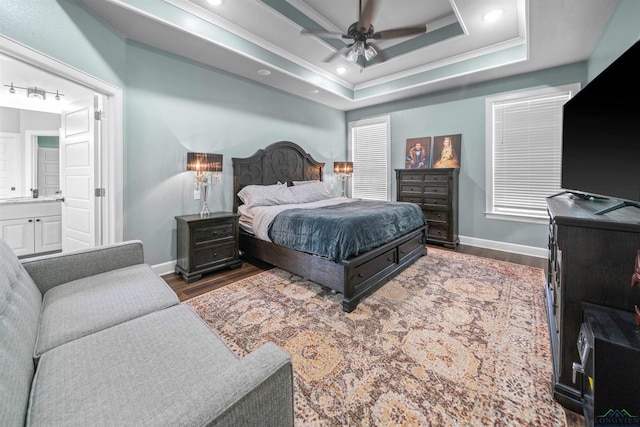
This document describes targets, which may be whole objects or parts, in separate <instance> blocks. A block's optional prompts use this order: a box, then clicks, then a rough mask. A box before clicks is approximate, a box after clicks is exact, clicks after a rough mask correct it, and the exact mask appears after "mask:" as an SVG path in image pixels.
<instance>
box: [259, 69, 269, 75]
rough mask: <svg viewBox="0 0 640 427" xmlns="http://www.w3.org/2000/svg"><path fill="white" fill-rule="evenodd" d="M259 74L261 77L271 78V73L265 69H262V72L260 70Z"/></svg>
mask: <svg viewBox="0 0 640 427" xmlns="http://www.w3.org/2000/svg"><path fill="white" fill-rule="evenodd" d="M258 74H260V75H261V76H269V75H271V71H269V70H265V69H260V70H258Z"/></svg>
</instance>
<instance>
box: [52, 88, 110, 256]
mask: <svg viewBox="0 0 640 427" xmlns="http://www.w3.org/2000/svg"><path fill="white" fill-rule="evenodd" d="M94 102H97V100H93V99H92V100H87V101H79V102H76V103H74V104H71V105H68V106H67V107H66V108H65V109H64V111H62V129H61V134H60V189H61V190H62V196H63V197H64V202H63V203H62V251H63V252H67V251H72V250H77V249H86V248H91V247H94V246H97V245H99V244H100V242H99V241H98V239H97V236H98V233H97V227H98V225H99V222H98V221H96V212H98V209H97V203H98V201H99V198H97V197H95V188H96V187H97V184H98V181H99V180H98V179H97V176H98V175H97V173H96V168H95V164H96V156H97V155H98V153H99V152H100V150H99V143H100V126H99V121H96V120H95V116H94V114H95V108H94Z"/></svg>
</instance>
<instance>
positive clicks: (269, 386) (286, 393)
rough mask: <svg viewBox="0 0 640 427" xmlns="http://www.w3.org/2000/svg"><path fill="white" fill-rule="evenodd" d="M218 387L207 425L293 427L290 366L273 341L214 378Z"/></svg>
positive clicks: (289, 358)
mask: <svg viewBox="0 0 640 427" xmlns="http://www.w3.org/2000/svg"><path fill="white" fill-rule="evenodd" d="M215 384H216V385H218V386H219V387H220V389H219V390H218V393H217V396H216V399H215V401H214V402H211V403H212V406H214V407H215V412H216V413H215V414H212V415H214V418H213V419H212V420H208V422H207V424H206V425H208V426H230V425H232V426H256V427H257V426H260V427H264V426H293V420H294V415H293V367H292V365H291V357H290V356H289V354H288V353H287V352H286V351H284V350H283V349H281V348H280V347H278V346H277V345H276V344H274V343H272V342H268V343H266V344H264V345H263V346H262V347H260V348H258V349H257V350H255V351H253V352H252V353H250V354H248V355H247V356H245V357H244V358H242V359H241V360H240V363H239V365H238V366H235V367H234V369H229V370H227V371H226V372H224V373H223V374H222V375H221V377H220V378H216V381H215Z"/></svg>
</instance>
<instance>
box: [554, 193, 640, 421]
mask: <svg viewBox="0 0 640 427" xmlns="http://www.w3.org/2000/svg"><path fill="white" fill-rule="evenodd" d="M615 204H616V201H615V200H583V199H580V198H573V197H572V195H571V194H563V195H559V196H556V197H550V198H548V199H547V206H548V210H549V216H550V222H549V269H548V275H547V286H546V297H547V309H548V314H549V330H550V335H551V352H552V358H553V386H554V396H555V398H556V400H558V401H559V402H560V403H561V404H562V405H564V406H565V407H567V408H570V409H572V410H574V411H576V412H581V410H582V408H581V403H580V398H581V396H580V390H581V383H580V381H582V376H581V375H578V376H577V381H576V384H574V383H573V381H572V363H573V362H580V357H579V355H578V349H577V344H576V343H577V339H578V334H579V332H580V325H581V324H582V303H583V302H588V303H592V304H597V305H601V306H606V307H611V308H615V309H619V310H625V311H630V312H632V311H633V305H634V301H633V292H632V288H631V277H632V275H633V272H634V266H635V258H636V256H637V253H638V250H639V249H640V209H638V208H637V207H633V206H628V207H623V208H620V209H617V210H614V211H612V212H609V213H606V214H603V215H596V214H595V212H598V211H600V210H602V209H606V208H607V207H609V206H613V205H615Z"/></svg>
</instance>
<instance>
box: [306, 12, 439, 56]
mask: <svg viewBox="0 0 640 427" xmlns="http://www.w3.org/2000/svg"><path fill="white" fill-rule="evenodd" d="M376 1H377V0H367V2H366V3H365V5H364V9H363V8H362V0H360V1H359V2H358V4H359V6H358V7H359V10H358V15H359V17H358V22H354V23H353V24H351V25H350V26H349V28H348V29H347V34H342V33H331V32H328V31H325V30H319V31H317V30H302V32H301V34H313V35H316V36H317V37H320V38H342V39H350V40H353V43H351V44H349V45H347V46H345V47H344V48H342V49H340V50H338V51H337V52H335V53H334V54H333V55H331V56H329V57H328V58H326V59H325V60H324V62H329V61H330V60H332V59H333V58H334V57H336V56H338V55H340V54H342V53H344V52H347V53H346V57H347V59H348V60H349V61H351V62H356V63H357V62H358V61H359V59H360V58H361V57H364V59H365V61H371V60H372V59H373V58H375V57H376V56H378V53H379V52H380V49H379V48H378V49H376V47H375V46H374V45H373V43H371V42H370V41H369V40H370V39H371V40H381V39H384V40H388V39H393V38H400V37H407V36H412V35H418V34H424V33H426V32H427V26H426V25H419V26H415V27H405V28H394V29H391V30H384V31H379V32H375V30H374V29H373V25H372V24H371V21H372V20H373V15H374V11H375V9H376ZM380 53H381V52H380ZM385 59H386V58H385V57H384V55H382V54H381V55H380V57H379V58H378V62H382V61H384V60H385Z"/></svg>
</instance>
